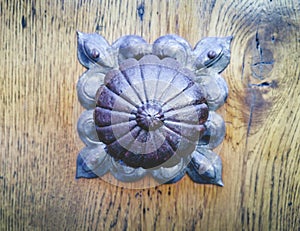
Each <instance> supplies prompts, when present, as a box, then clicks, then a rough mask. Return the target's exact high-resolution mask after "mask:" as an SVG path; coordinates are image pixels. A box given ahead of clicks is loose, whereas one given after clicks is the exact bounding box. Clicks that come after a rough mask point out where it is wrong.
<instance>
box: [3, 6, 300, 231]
mask: <svg viewBox="0 0 300 231" xmlns="http://www.w3.org/2000/svg"><path fill="white" fill-rule="evenodd" d="M0 29H1V35H0V37H1V39H0V49H1V57H0V68H1V70H0V78H1V81H0V98H1V101H0V105H1V114H0V128H1V131H0V142H1V146H0V152H1V164H0V229H1V230H299V229H300V215H299V214H300V110H299V108H300V66H299V62H300V56H299V52H300V32H299V31H300V5H299V1H297V0H278V1H277V0H276V1H275V0H273V1H272V0H270V1H266V0H237V1H225V0H219V1H214V0H208V1H199V0H194V1H192V0H186V1H179V0H177V1H176V0H166V1H155V0H152V1H150V0H149V1H148V0H147V1H146V0H145V1H140V0H137V1H124V0H123V1H121V0H111V1H105V0H102V1H101V0H100V1H91V0H74V1H73V0H72V1H69V0H68V1H64V0H60V1H59V0H57V1H37V0H36V1H34V0H28V1H18V0H12V1H4V0H3V1H0ZM76 30H80V31H83V32H95V31H96V32H98V33H100V34H101V35H102V36H104V37H105V38H106V39H107V40H108V41H109V42H110V43H111V42H113V41H115V40H116V39H117V38H119V37H121V36H123V35H126V34H136V35H140V36H142V37H143V38H145V39H146V40H147V41H148V42H150V43H151V42H153V41H154V40H155V39H156V38H158V37H159V36H161V35H165V34H177V35H179V36H182V37H183V38H185V39H186V40H187V41H189V42H190V44H191V45H193V46H194V45H195V43H196V42H197V41H198V40H200V39H201V38H202V37H205V36H227V35H233V36H234V40H233V42H232V58H231V63H230V65H229V66H228V68H227V69H226V71H225V72H224V73H223V76H224V78H225V79H226V81H227V83H228V85H229V98H228V100H227V103H226V104H225V106H224V107H223V108H222V109H221V111H220V113H221V114H222V115H223V117H224V119H225V122H226V126H227V131H226V137H225V140H224V142H223V144H222V145H221V147H220V148H219V149H218V150H217V152H218V153H219V154H220V156H221V158H222V161H223V181H224V184H225V186H224V187H217V186H211V185H199V184H195V183H193V182H192V181H191V180H190V179H189V178H188V177H187V176H186V177H184V178H183V179H182V180H181V181H180V182H178V183H176V184H171V185H161V186H158V187H156V188H149V189H143V190H129V189H126V188H121V187H117V186H114V185H110V184H108V183H106V182H104V181H102V180H101V179H92V180H88V179H79V180H75V169H76V157H77V154H78V152H79V150H80V149H81V148H82V147H83V144H82V143H81V141H80V139H79V137H78V135H77V131H76V122H77V120H78V117H79V115H80V113H81V112H82V111H83V108H82V107H81V106H80V104H79V102H78V100H77V95H76V82H77V80H78V78H79V76H80V75H81V73H82V72H83V71H84V68H83V67H82V66H81V65H80V64H79V62H78V61H77V56H76V49H77V44H76Z"/></svg>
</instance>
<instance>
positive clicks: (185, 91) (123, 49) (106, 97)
mask: <svg viewBox="0 0 300 231" xmlns="http://www.w3.org/2000/svg"><path fill="white" fill-rule="evenodd" d="M77 35H78V59H79V61H80V63H81V64H82V65H83V66H84V67H86V68H87V69H88V70H87V71H86V72H85V73H83V74H82V76H81V77H80V79H79V81H78V83H77V93H78V99H79V101H80V103H81V105H82V106H83V107H84V108H85V109H86V110H85V111H84V112H83V113H82V115H81V116H80V118H79V120H78V126H77V129H78V133H79V136H80V138H81V140H82V141H83V142H84V143H85V145H86V147H85V148H83V149H82V150H81V151H80V153H79V155H78V158H77V172H76V178H82V177H83V178H95V177H103V176H104V175H105V174H107V173H108V172H110V173H111V174H112V175H113V176H114V177H115V178H116V179H117V180H119V181H121V182H134V181H137V180H140V179H142V178H143V177H144V176H146V175H151V176H152V177H153V178H154V179H155V180H156V182H158V183H160V184H161V183H175V182H177V181H178V180H180V179H181V178H182V177H183V176H184V175H185V174H186V173H187V174H188V175H189V176H190V178H191V179H192V180H193V181H194V182H196V183H204V184H216V185H219V186H223V183H222V162H221V159H220V157H219V156H218V155H217V154H216V153H215V152H213V151H212V150H213V149H215V148H216V147H217V146H218V145H220V144H221V142H222V141H223V139H224V136H225V123H224V120H223V119H222V117H221V116H220V115H218V114H217V113H216V112H215V111H216V110H217V109H218V108H220V107H221V106H222V105H223V104H224V103H225V101H226V98H227V95H228V87H227V84H226V81H225V80H224V79H223V78H222V77H221V76H220V75H219V73H220V72H222V71H223V70H224V69H225V68H226V66H227V65H228V64H229V62H230V42H231V40H232V37H231V36H229V37H223V38H217V37H208V38H204V39H203V40H201V41H199V42H198V43H197V45H196V46H195V48H194V49H192V48H191V47H190V45H189V44H188V43H187V42H186V41H185V40H184V39H183V38H181V37H179V36H177V35H165V36H162V37H160V38H158V39H157V40H156V41H155V42H154V43H153V44H148V43H147V42H146V41H145V40H144V39H143V38H141V37H139V36H134V35H128V36H124V37H121V38H120V39H118V40H117V41H115V42H114V43H113V44H112V45H109V44H108V42H107V41H106V40H105V39H104V38H103V37H102V36H100V35H99V34H96V33H94V34H85V33H81V32H77Z"/></svg>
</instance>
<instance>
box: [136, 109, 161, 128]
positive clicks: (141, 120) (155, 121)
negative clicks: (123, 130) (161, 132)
mask: <svg viewBox="0 0 300 231" xmlns="http://www.w3.org/2000/svg"><path fill="white" fill-rule="evenodd" d="M163 120H164V113H163V111H162V108H161V106H160V105H159V104H157V103H146V104H143V105H142V106H140V107H139V108H138V110H137V115H136V121H137V124H138V125H139V126H140V127H141V128H143V129H144V130H147V131H154V130H156V129H157V128H159V127H160V126H162V124H163Z"/></svg>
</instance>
